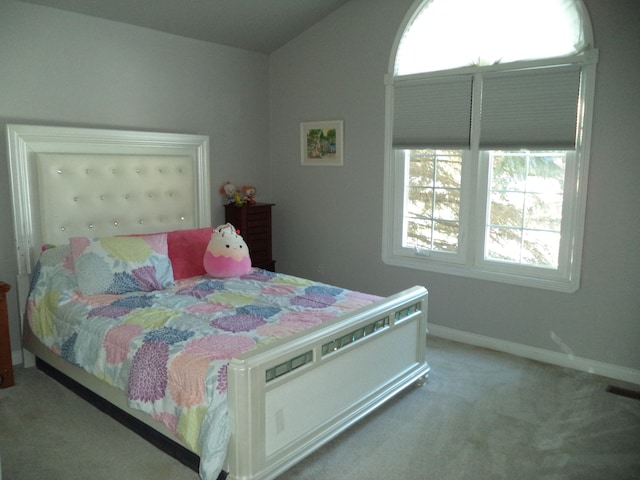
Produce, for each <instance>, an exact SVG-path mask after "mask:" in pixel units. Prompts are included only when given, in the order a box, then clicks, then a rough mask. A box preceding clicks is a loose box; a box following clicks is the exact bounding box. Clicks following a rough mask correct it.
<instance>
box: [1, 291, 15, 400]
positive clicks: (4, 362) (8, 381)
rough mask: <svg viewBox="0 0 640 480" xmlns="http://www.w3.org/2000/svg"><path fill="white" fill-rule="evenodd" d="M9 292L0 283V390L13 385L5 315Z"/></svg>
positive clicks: (9, 343)
mask: <svg viewBox="0 0 640 480" xmlns="http://www.w3.org/2000/svg"><path fill="white" fill-rule="evenodd" d="M9 290H11V285H9V284H8V283H4V282H0V388H7V387H11V386H12V385H13V384H14V382H13V363H12V361H11V338H10V337H9V314H8V313H7V292H8V291H9Z"/></svg>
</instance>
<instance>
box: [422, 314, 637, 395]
mask: <svg viewBox="0 0 640 480" xmlns="http://www.w3.org/2000/svg"><path fill="white" fill-rule="evenodd" d="M429 335H433V336H434V337H439V338H445V339H447V340H453V341H456V342H460V343H466V344H469V345H475V346H477V347H484V348H488V349H490V350H496V351H499V352H504V353H509V354H511V355H516V356H518V357H523V358H528V359H530V360H537V361H539V362H543V363H549V364H551V365H557V366H560V367H566V368H572V369H574V370H579V371H582V372H588V373H592V374H594V375H601V376H603V377H608V378H613V379H616V380H621V381H624V382H629V383H633V384H637V385H640V370H637V369H633V368H628V367H621V366H619V365H613V364H610V363H604V362H599V361H596V360H590V359H588V358H583V357H577V356H575V355H573V354H570V353H560V352H554V351H551V350H545V349H544V348H537V347H531V346H529V345H523V344H521V343H515V342H509V341H506V340H500V339H497V338H493V337H486V336H484V335H477V334H475V333H469V332H464V331H462V330H456V329H453V328H448V327H443V326H440V325H433V324H429Z"/></svg>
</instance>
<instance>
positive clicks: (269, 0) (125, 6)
mask: <svg viewBox="0 0 640 480" xmlns="http://www.w3.org/2000/svg"><path fill="white" fill-rule="evenodd" d="M22 1H24V2H27V3H34V4H38V5H44V6H48V7H54V8H59V9H62V10H67V11H70V12H75V13H81V14H84V15H90V16H92V17H98V18H104V19H108V20H113V21H116V22H122V23H128V24H131V25H137V26H139V27H145V28H151V29H153V30H159V31H161V32H166V33H172V34H174V35H180V36H183V37H189V38H195V39H198V40H204V41H207V42H213V43H218V44H221V45H227V46H230V47H238V48H242V49H245V50H251V51H255V52H261V53H267V54H269V53H271V52H273V51H275V50H277V49H278V48H280V47H281V46H282V45H284V44H286V43H287V42H288V41H290V40H292V39H293V38H295V37H297V36H298V35H299V34H300V33H302V32H303V31H305V30H306V29H308V28H309V27H311V26H312V25H313V24H315V23H316V22H318V21H319V20H321V19H322V18H324V17H326V16H327V15H329V14H330V13H332V12H333V11H335V10H337V9H338V8H340V7H341V6H342V5H344V4H345V3H347V2H348V1H349V0H22Z"/></svg>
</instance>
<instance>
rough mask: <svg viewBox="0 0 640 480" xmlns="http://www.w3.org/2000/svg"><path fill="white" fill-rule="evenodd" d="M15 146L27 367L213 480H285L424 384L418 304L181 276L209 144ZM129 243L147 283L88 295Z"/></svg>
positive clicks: (17, 138)
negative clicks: (118, 414) (94, 253)
mask: <svg viewBox="0 0 640 480" xmlns="http://www.w3.org/2000/svg"><path fill="white" fill-rule="evenodd" d="M7 138H8V149H9V164H10V173H11V188H12V200H13V213H14V234H15V242H16V252H17V260H18V279H17V280H18V281H17V286H18V295H19V300H20V305H21V309H22V310H21V315H22V316H23V318H24V321H23V347H24V349H25V351H24V356H25V364H26V365H27V366H32V365H33V364H34V363H35V359H36V358H37V359H40V360H42V361H44V362H46V364H47V365H50V366H52V367H53V368H54V369H56V370H58V371H60V372H62V373H63V374H65V375H66V376H68V377H69V378H71V379H73V380H74V381H76V382H78V383H79V384H81V385H83V386H84V387H86V388H88V389H89V390H90V391H91V392H93V393H94V394H95V395H98V396H99V397H100V398H102V399H104V400H106V401H107V402H109V404H110V405H114V406H115V407H117V408H118V409H119V410H121V411H123V412H126V413H127V414H128V415H131V416H132V417H134V418H135V419H137V420H138V421H139V422H143V423H144V424H145V425H146V426H148V427H149V428H151V429H153V431H154V432H158V433H159V434H160V435H162V436H163V437H166V438H168V439H171V441H172V442H176V443H177V444H178V445H180V446H181V448H185V449H187V450H188V451H190V452H193V453H195V454H196V455H198V458H199V470H200V476H201V477H202V478H203V480H211V479H215V478H223V477H224V476H226V477H227V478H229V479H232V480H236V479H237V480H240V479H247V480H248V479H271V478H275V477H277V476H278V475H279V474H281V473H282V472H284V471H285V470H287V469H288V468H289V467H291V466H292V465H294V464H295V463H297V462H299V461H300V460H301V459H303V458H304V457H305V456H307V455H309V454H310V453H311V452H313V451H314V450H316V449H317V448H319V447H320V446H322V445H323V444H325V443H326V442H327V441H329V440H331V439H332V438H334V437H336V436H337V435H338V434H340V433H341V432H342V431H344V430H345V429H346V428H348V427H349V426H351V425H352V424H354V423H355V422H356V421H358V420H359V419H361V418H362V417H363V416H365V415H367V414H369V413H370V412H372V411H373V410H375V409H376V408H377V407H379V406H380V405H381V404H383V403H384V402H386V401H387V400H389V399H390V398H392V397H393V396H394V395H396V394H397V393H399V392H400V391H402V390H404V389H405V388H407V387H410V386H412V385H421V384H423V383H424V382H425V380H426V378H427V376H428V373H429V366H428V364H427V362H426V361H425V335H426V327H427V325H426V322H427V291H426V289H425V288H423V287H421V286H415V287H412V288H409V289H406V290H403V291H401V292H398V293H397V294H394V295H392V296H390V297H387V298H379V297H375V296H372V295H367V294H363V293H359V292H354V291H351V290H347V289H344V288H341V287H337V286H332V285H325V284H321V283H318V282H313V281H311V280H307V279H301V278H297V277H294V276H290V275H286V274H282V273H273V272H268V271H265V270H261V269H252V270H251V272H249V273H248V274H246V275H243V276H241V277H233V278H229V279H215V278H212V277H210V276H208V275H202V273H203V272H197V271H196V272H195V273H196V274H195V275H191V273H193V272H191V271H190V270H189V269H188V268H187V269H181V268H180V269H179V268H178V262H179V261H180V260H176V257H175V256H172V254H171V248H172V245H173V246H174V247H175V245H178V244H179V242H185V241H186V240H185V238H187V237H185V235H187V233H186V232H191V233H193V234H194V235H196V234H197V235H200V236H201V235H202V232H203V231H210V230H207V229H210V228H211V208H210V205H211V198H210V192H211V186H210V172H209V139H208V137H206V136H201V135H189V134H173V133H157V132H141V131H122V130H98V129H84V128H63V127H41V126H29V125H9V126H7ZM197 235H196V236H197ZM78 239H80V240H78ZM96 239H100V240H96ZM105 239H106V240H105ZM176 239H179V240H176ZM83 242H84V243H83ZM127 242H129V243H130V244H131V245H133V244H135V245H137V246H139V245H140V242H146V243H145V245H147V244H148V245H151V250H153V252H154V254H153V255H151V256H150V257H147V258H146V260H145V261H149V262H152V263H151V264H152V265H153V268H154V269H153V271H154V275H152V277H153V278H152V280H149V278H148V276H146V274H145V277H144V281H145V282H147V283H144V284H142V283H141V284H136V285H135V286H134V287H131V286H127V287H122V288H123V289H121V290H118V289H116V290H108V291H103V290H101V288H102V287H100V288H94V289H93V290H92V289H91V288H93V287H95V284H96V282H97V280H96V278H102V277H101V276H100V275H96V274H95V272H96V271H98V270H93V269H90V271H91V275H87V272H88V271H89V270H88V269H86V268H79V267H78V266H79V265H81V264H80V263H78V262H79V261H80V259H83V258H85V257H83V255H84V253H85V252H86V251H88V250H85V249H91V248H98V249H99V248H101V245H105V244H107V245H122V244H123V243H127ZM78 245H80V247H79V246H78ZM87 245H88V246H87ZM136 248H137V247H136ZM156 253H157V255H156ZM174 255H175V253H174ZM151 257H153V258H152V259H151ZM150 259H151V260H150ZM167 259H168V265H169V267H168V268H167ZM183 260H184V259H183ZM154 262H155V263H154ZM151 264H149V265H151ZM82 265H84V264H82ZM114 265H115V264H114ZM149 265H146V266H145V269H146V268H147V267H149ZM120 267H121V265H120V264H118V268H120ZM91 268H93V267H91ZM113 268H116V267H115V266H114V267H113ZM163 269H164V270H163ZM179 270H180V271H181V272H182V273H181V274H180V278H178V275H177V272H178V271H179ZM137 271H140V270H137ZM144 271H145V272H148V271H149V270H144ZM155 272H164V273H163V274H162V275H160V274H158V275H155ZM173 272H176V275H175V276H172V275H173ZM185 272H191V273H189V274H187V273H185ZM120 273H121V272H120ZM120 273H119V275H120ZM129 277H130V276H129ZM129 277H127V278H129ZM114 278H115V277H114ZM122 278H123V277H122V276H120V277H118V279H119V280H118V282H117V284H118V285H123V283H122V281H121V279H122ZM154 282H155V283H154ZM107 283H108V282H107ZM114 284H115V283H114V282H112V283H111V285H114ZM150 284H152V285H150ZM89 285H91V288H89V287H88V286H89ZM126 285H129V284H126ZM140 285H143V286H140ZM79 290H80V291H79ZM53 299H55V301H54V300H53ZM118 319H119V320H118ZM56 322H58V323H56ZM58 334H59V335H58ZM93 334H95V335H96V336H92V335H93ZM214 334H215V335H214ZM56 335H58V336H56ZM123 339H124V344H126V345H128V346H129V347H132V349H131V350H126V351H125V350H124V347H123V346H122V345H120V344H118V343H117V341H118V340H123ZM105 345H106V347H105ZM145 352H146V354H145ZM145 355H146V356H145ZM159 358H160V359H162V361H160V360H158V359H159ZM205 360H206V364H205V363H203V362H204V361H205ZM162 362H164V363H162ZM159 364H161V365H163V366H164V367H163V368H160V369H159V368H158V365H159ZM159 371H160V373H158V372H159ZM190 372H197V373H198V374H197V375H196V376H195V377H192V376H191V375H192V374H191V373H190ZM194 391H195V392H196V393H193V392H194ZM171 392H173V393H171ZM176 392H179V393H176Z"/></svg>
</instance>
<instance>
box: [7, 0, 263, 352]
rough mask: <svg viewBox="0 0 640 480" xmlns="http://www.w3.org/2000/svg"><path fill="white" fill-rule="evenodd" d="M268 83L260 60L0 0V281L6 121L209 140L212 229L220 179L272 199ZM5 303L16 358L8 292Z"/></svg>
mask: <svg viewBox="0 0 640 480" xmlns="http://www.w3.org/2000/svg"><path fill="white" fill-rule="evenodd" d="M268 84H269V79H268V57H267V56H266V55H262V54H256V53H251V52H247V51H244V50H239V49H234V48H228V47H223V46H219V45H213V44H210V43H206V42H200V41H196V40H190V39H186V38H182V37H177V36H174V35H168V34H164V33H158V32H155V31H152V30H148V29H143V28H137V27H133V26H130V25H125V24H120V23H116V22H110V21H104V20H98V19H95V18H91V17H87V16H84V15H77V14H72V13H68V12H63V11H60V10H55V9H51V8H47V7H41V6H36V5H31V4H26V3H20V2H14V1H12V0H0V130H1V131H2V134H1V135H0V225H1V228H0V280H2V281H4V282H7V283H10V284H13V285H15V278H16V260H15V247H14V243H13V233H12V218H11V200H10V193H9V188H10V186H9V179H8V162H7V159H6V151H7V149H6V140H5V136H6V134H5V133H4V132H5V125H6V124H7V123H29V124H42V125H63V126H78V127H98V128H122V129H132V130H152V131H169V132H183V133H194V134H202V135H209V136H210V140H211V152H210V153H211V175H212V186H213V187H214V190H215V191H214V192H213V193H212V201H213V208H212V211H213V221H214V223H215V224H218V223H221V222H222V221H223V219H224V213H223V209H222V200H221V198H220V196H219V195H218V192H217V189H218V187H219V186H221V185H222V184H223V183H224V181H225V180H231V181H233V182H237V183H239V184H245V183H247V184H252V185H256V186H257V187H258V199H265V200H268V199H269V196H270V166H269V148H268V146H269V135H268V122H269V104H268ZM8 300H9V315H10V324H11V342H12V349H13V351H14V352H17V351H19V346H20V343H19V338H20V337H19V331H20V329H19V320H18V306H17V297H16V289H15V288H13V289H12V290H11V291H10V292H9V298H8ZM15 357H16V356H15V355H14V362H15V361H16V360H19V358H18V359H16V358H15Z"/></svg>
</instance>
